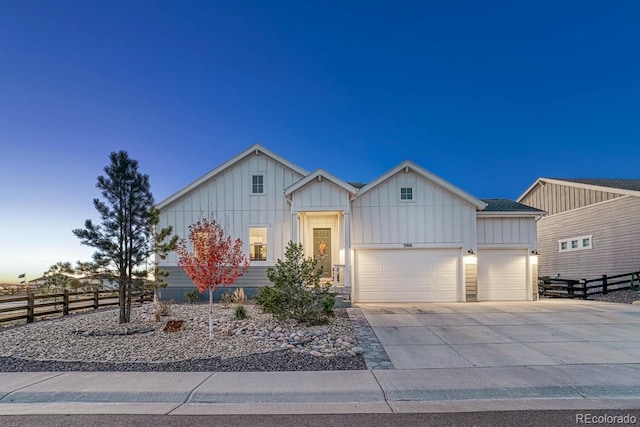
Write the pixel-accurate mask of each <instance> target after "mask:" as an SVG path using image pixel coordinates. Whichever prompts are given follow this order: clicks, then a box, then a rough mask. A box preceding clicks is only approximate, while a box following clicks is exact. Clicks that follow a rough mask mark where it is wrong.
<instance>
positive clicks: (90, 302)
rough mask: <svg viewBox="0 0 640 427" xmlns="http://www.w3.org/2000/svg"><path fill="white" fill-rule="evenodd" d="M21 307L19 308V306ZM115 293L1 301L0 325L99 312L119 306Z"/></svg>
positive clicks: (142, 296) (138, 296)
mask: <svg viewBox="0 0 640 427" xmlns="http://www.w3.org/2000/svg"><path fill="white" fill-rule="evenodd" d="M132 298H135V300H136V301H138V302H144V301H147V300H149V298H148V296H147V295H146V294H140V293H136V294H134V295H133V297H132ZM16 303H17V304H16ZM21 303H22V304H21ZM118 304H119V301H118V292H117V291H99V290H95V291H88V292H70V291H68V290H66V291H64V292H61V293H56V294H42V295H36V294H34V293H33V292H29V293H28V294H27V295H26V296H20V297H10V298H0V323H6V322H14V321H17V320H24V319H26V320H27V323H32V322H33V321H34V320H36V319H37V318H39V317H44V316H53V315H59V314H62V315H63V316H67V315H68V314H69V313H72V312H74V311H81V310H84V311H86V310H98V309H100V308H104V307H109V306H115V305H118Z"/></svg>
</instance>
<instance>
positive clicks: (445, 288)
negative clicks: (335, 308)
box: [354, 249, 460, 302]
mask: <svg viewBox="0 0 640 427" xmlns="http://www.w3.org/2000/svg"><path fill="white" fill-rule="evenodd" d="M459 265H460V249H358V250H356V251H355V265H354V267H355V270H354V278H355V289H354V292H355V295H354V299H355V301H356V302H451V301H457V300H458V288H459V286H458V285H459V278H458V277H459V274H458V270H459V268H458V267H459Z"/></svg>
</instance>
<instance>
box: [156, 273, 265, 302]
mask: <svg viewBox="0 0 640 427" xmlns="http://www.w3.org/2000/svg"><path fill="white" fill-rule="evenodd" d="M162 268H163V269H164V270H166V271H168V272H169V277H168V278H167V283H168V284H169V285H168V286H167V287H166V288H165V289H162V290H161V295H162V299H172V300H175V301H176V302H182V301H184V293H185V292H186V291H188V290H191V289H194V288H195V287H196V286H195V285H194V284H193V283H192V282H191V279H189V277H188V276H187V275H186V274H185V273H184V271H183V270H182V269H181V268H180V267H175V266H164V267H162ZM269 284H271V282H269V279H267V267H266V266H250V267H249V270H248V271H247V272H246V273H245V274H244V275H242V276H241V277H239V278H238V280H237V281H236V283H234V284H233V285H229V286H227V287H224V286H220V287H218V288H217V289H216V291H215V292H214V298H215V300H218V299H219V298H220V296H221V295H222V294H223V293H225V292H228V291H232V290H233V289H234V288H244V290H245V293H246V295H247V296H248V297H252V296H253V295H255V293H256V291H257V289H258V288H259V287H262V286H266V285H269ZM208 298H209V297H208V294H207V292H205V293H203V294H201V296H200V299H201V300H203V301H204V300H207V299H208Z"/></svg>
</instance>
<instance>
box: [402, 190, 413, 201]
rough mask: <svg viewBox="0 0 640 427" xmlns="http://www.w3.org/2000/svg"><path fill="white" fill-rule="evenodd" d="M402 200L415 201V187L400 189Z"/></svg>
mask: <svg viewBox="0 0 640 427" xmlns="http://www.w3.org/2000/svg"><path fill="white" fill-rule="evenodd" d="M400 200H413V187H400Z"/></svg>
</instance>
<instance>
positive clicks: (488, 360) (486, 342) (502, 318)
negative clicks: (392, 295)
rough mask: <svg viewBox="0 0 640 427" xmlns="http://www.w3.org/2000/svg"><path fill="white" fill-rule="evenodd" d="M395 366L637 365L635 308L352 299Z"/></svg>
mask: <svg viewBox="0 0 640 427" xmlns="http://www.w3.org/2000/svg"><path fill="white" fill-rule="evenodd" d="M357 306H358V307H359V308H360V309H361V311H362V313H363V314H364V316H365V318H366V319H367V321H368V322H369V324H370V325H371V327H372V329H373V331H374V332H375V334H376V335H377V337H378V340H379V341H380V343H381V344H382V346H383V348H384V350H385V351H386V353H387V355H388V356H389V358H390V359H391V362H392V363H393V365H394V367H395V368H396V369H424V368H460V367H508V366H534V365H575V364H601V363H607V364H616V363H640V306H639V305H629V304H612V303H604V302H596V301H579V300H558V299H553V300H542V301H533V302H480V303H446V304H445V303H430V304H406V303H404V304H386V303H385V304H358V305H357Z"/></svg>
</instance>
